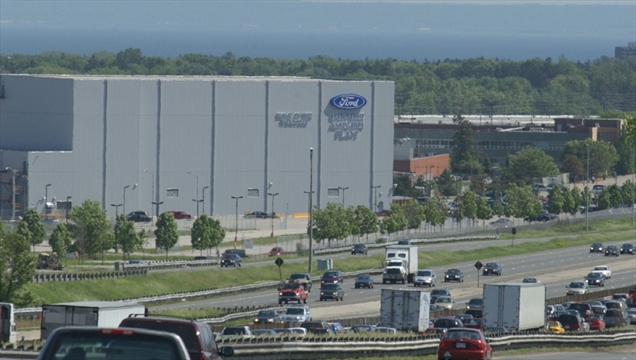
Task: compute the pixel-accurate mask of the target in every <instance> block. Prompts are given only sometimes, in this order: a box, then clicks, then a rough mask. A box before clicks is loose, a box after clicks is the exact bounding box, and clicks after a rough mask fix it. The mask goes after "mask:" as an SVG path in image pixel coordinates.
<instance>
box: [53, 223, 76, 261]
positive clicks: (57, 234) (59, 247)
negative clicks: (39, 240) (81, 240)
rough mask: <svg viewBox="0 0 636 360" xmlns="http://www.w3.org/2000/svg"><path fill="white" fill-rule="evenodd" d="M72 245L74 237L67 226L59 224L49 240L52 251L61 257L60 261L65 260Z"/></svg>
mask: <svg viewBox="0 0 636 360" xmlns="http://www.w3.org/2000/svg"><path fill="white" fill-rule="evenodd" d="M72 243H73V237H72V236H71V232H70V231H69V230H68V227H67V226H66V224H58V225H57V226H56V227H55V230H53V233H52V234H51V238H50V239H49V245H51V249H53V251H54V252H56V253H57V254H58V255H59V256H60V259H64V258H65V257H66V250H67V249H68V248H69V246H71V244H72Z"/></svg>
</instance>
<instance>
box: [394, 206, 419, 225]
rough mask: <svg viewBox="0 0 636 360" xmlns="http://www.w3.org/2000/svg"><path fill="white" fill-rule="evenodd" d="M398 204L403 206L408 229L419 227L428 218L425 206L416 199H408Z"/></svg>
mask: <svg viewBox="0 0 636 360" xmlns="http://www.w3.org/2000/svg"><path fill="white" fill-rule="evenodd" d="M394 206H395V205H394ZM397 206H399V207H401V208H402V211H403V212H404V216H406V221H407V225H406V227H407V228H408V229H419V228H420V226H422V223H423V222H424V220H426V213H425V211H424V207H423V206H422V205H420V204H419V203H418V202H417V201H415V200H410V201H406V202H405V203H403V204H400V205H397Z"/></svg>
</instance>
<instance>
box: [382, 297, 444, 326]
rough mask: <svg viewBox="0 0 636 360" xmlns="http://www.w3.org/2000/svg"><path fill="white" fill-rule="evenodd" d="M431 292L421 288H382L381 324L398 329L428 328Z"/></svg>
mask: <svg viewBox="0 0 636 360" xmlns="http://www.w3.org/2000/svg"><path fill="white" fill-rule="evenodd" d="M430 304H431V294H430V293H429V292H427V291H422V290H420V289H399V290H394V289H382V294H381V295H380V324H381V325H382V326H389V327H392V328H395V329H397V330H398V331H415V332H418V333H423V332H424V331H426V329H428V323H429V317H430V313H429V311H430Z"/></svg>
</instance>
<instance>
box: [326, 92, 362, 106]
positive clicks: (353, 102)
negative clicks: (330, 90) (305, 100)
mask: <svg viewBox="0 0 636 360" xmlns="http://www.w3.org/2000/svg"><path fill="white" fill-rule="evenodd" d="M329 102H330V103H331V105H333V106H335V107H337V108H338V109H344V110H353V109H359V108H361V107H363V106H364V105H366V104H367V99H365V98H363V97H362V96H360V95H356V94H341V95H336V96H334V97H332V98H331V100H330V101H329Z"/></svg>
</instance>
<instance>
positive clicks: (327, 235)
mask: <svg viewBox="0 0 636 360" xmlns="http://www.w3.org/2000/svg"><path fill="white" fill-rule="evenodd" d="M346 212H347V210H345V209H344V208H343V207H342V204H341V203H339V202H330V203H328V204H327V207H326V208H324V209H318V207H316V208H315V209H314V213H313V225H314V226H313V237H314V239H316V241H321V240H328V241H329V242H331V240H333V239H336V240H342V239H344V238H346V237H347V236H349V235H351V227H350V226H349V221H348V217H347V214H346ZM307 233H309V229H307Z"/></svg>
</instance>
